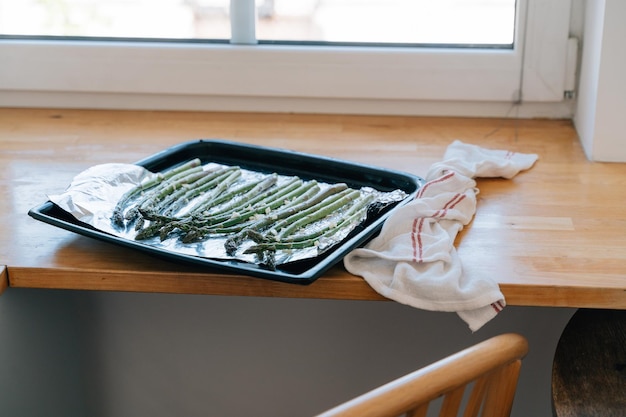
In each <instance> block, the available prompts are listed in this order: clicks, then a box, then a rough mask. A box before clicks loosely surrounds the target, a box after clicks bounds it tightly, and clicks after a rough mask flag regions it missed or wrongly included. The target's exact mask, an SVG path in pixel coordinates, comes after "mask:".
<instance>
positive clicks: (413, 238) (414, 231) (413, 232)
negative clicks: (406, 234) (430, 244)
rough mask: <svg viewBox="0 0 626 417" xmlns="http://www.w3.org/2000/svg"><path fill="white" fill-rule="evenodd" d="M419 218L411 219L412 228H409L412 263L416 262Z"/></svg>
mask: <svg viewBox="0 0 626 417" xmlns="http://www.w3.org/2000/svg"><path fill="white" fill-rule="evenodd" d="M419 220H420V218H419V217H417V218H415V219H413V227H412V228H411V245H412V246H413V261H417V222H418V221H419Z"/></svg>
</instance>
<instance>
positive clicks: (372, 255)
mask: <svg viewBox="0 0 626 417" xmlns="http://www.w3.org/2000/svg"><path fill="white" fill-rule="evenodd" d="M536 160H537V155H534V154H521V153H516V152H510V151H505V150H492V149H485V148H481V147H479V146H476V145H470V144H466V143H463V142H461V141H458V140H457V141H454V142H453V143H452V144H451V145H450V146H448V148H447V150H446V153H445V155H444V159H443V161H442V162H438V163H435V164H433V165H432V166H431V168H430V170H429V171H428V174H427V175H426V178H425V179H426V181H427V182H426V183H425V184H424V185H423V186H422V188H421V189H420V190H419V191H418V194H417V196H416V198H415V199H414V200H413V201H411V202H409V203H408V204H406V205H404V206H402V207H400V208H399V209H397V210H396V211H395V212H394V213H393V214H392V215H391V216H390V217H389V218H388V219H387V221H386V222H385V224H384V225H383V227H382V229H381V232H380V234H379V235H378V236H377V237H375V238H374V239H372V240H371V241H370V242H369V243H368V244H367V245H365V247H363V248H358V249H355V250H353V251H352V252H350V253H349V254H348V255H347V256H346V257H345V258H344V265H345V267H346V269H347V270H348V271H349V272H350V273H352V274H355V275H359V276H362V277H363V278H364V279H365V280H366V281H367V282H368V283H369V284H370V285H371V286H372V288H373V289H374V290H376V291H377V292H378V293H379V294H381V295H383V296H385V297H387V298H390V299H392V300H395V301H398V302H400V303H403V304H407V305H410V306H413V307H416V308H421V309H424V310H432V311H447V312H456V313H457V314H458V315H459V317H461V319H463V320H464V321H465V322H466V323H467V324H468V326H469V327H470V329H471V330H472V331H476V330H478V329H480V328H481V327H482V326H483V325H484V324H485V323H487V322H488V321H489V320H491V319H492V318H494V317H495V316H496V314H498V313H499V312H500V311H502V309H503V308H504V306H505V305H506V304H505V300H504V296H503V295H502V292H501V291H500V288H499V286H498V283H497V282H496V281H495V280H494V277H488V276H485V277H472V279H469V278H468V277H466V276H464V274H463V268H462V265H461V261H460V259H459V257H458V254H457V252H456V249H455V247H454V239H455V237H456V236H457V234H458V233H459V232H460V231H461V230H462V229H463V227H464V226H465V225H467V224H468V223H469V222H470V221H471V220H472V218H473V216H474V213H475V212H476V194H477V193H478V190H477V189H476V182H475V181H474V179H473V178H477V177H503V178H512V177H514V176H515V175H516V174H517V173H519V172H520V171H522V170H526V169H529V168H530V167H532V166H533V164H534V163H535V161H536Z"/></svg>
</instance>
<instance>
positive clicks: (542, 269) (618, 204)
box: [0, 108, 626, 309]
mask: <svg viewBox="0 0 626 417" xmlns="http://www.w3.org/2000/svg"><path fill="white" fill-rule="evenodd" d="M200 138H205V139H210V138H219V139H226V140H233V141H238V142H243V143H251V144H257V145H263V146H271V147H278V148H283V149H290V150H295V151H301V152H306V153H312V154H318V155H323V156H331V157H336V158H340V159H344V160H348V161H356V162H360V163H365V164H371V165H375V166H378V167H383V168H393V169H395V170H402V171H406V172H410V173H413V174H416V175H420V176H425V175H426V172H427V171H428V168H429V167H430V165H431V164H433V163H434V162H438V161H440V160H441V159H442V157H443V154H444V152H445V149H446V147H447V146H448V145H449V144H450V143H452V141H454V140H455V139H459V140H462V141H464V142H467V143H472V144H476V145H480V146H484V147H488V148H493V149H506V150H510V151H514V152H526V153H536V154H538V155H539V160H538V162H537V163H536V164H535V166H534V167H533V168H531V169H530V170H528V171H525V172H522V173H521V174H519V175H518V176H516V177H515V178H513V179H510V180H506V179H500V178H491V179H477V183H478V189H479V190H480V192H479V194H478V206H477V211H476V215H475V217H474V220H473V221H472V223H470V224H469V225H468V226H466V227H465V228H464V230H463V231H462V232H461V233H460V234H459V236H458V237H457V240H456V242H455V245H456V246H457V248H458V251H459V255H460V257H461V260H462V263H463V268H464V272H465V274H466V276H467V277H468V279H472V277H478V276H490V277H492V278H493V279H495V280H496V281H497V282H498V283H499V284H500V287H501V289H502V291H503V293H504V295H505V297H506V301H507V303H508V304H509V305H528V306H568V307H598V308H617V309H626V234H625V233H624V232H625V231H626V208H625V207H624V202H625V201H626V164H609V163H597V162H590V161H588V160H587V159H586V158H585V155H584V153H583V151H582V148H581V146H580V144H579V142H578V139H577V136H576V132H575V130H574V128H573V126H572V123H571V121H568V120H512V119H473V118H420V117H386V116H346V115H295V114H263V113H254V114H252V113H218V112H215V113H205V112H155V111H96V110H58V109H6V108H5V109H0V149H1V153H0V173H1V174H0V191H1V192H2V196H3V198H2V199H0V209H1V211H2V213H3V216H1V217H0V233H1V235H2V240H1V241H0V265H4V266H5V269H4V270H0V271H2V273H1V274H0V292H1V291H2V288H3V287H2V282H3V281H4V282H6V281H7V278H3V277H8V286H9V287H29V288H54V289H84V290H112V291H140V292H165V293H190V294H219V295H240V296H264V297H301V298H329V299H353V300H383V299H384V298H383V297H381V296H380V295H378V294H377V293H376V292H374V291H373V290H372V289H371V288H370V287H369V285H368V284H367V283H366V282H365V281H364V280H363V279H362V278H360V277H358V276H353V275H351V274H349V273H348V272H346V271H345V269H344V268H343V267H342V265H341V264H339V265H337V266H335V267H333V268H332V269H331V270H330V271H329V272H327V273H325V274H324V275H323V276H322V277H321V278H319V279H318V280H317V281H316V282H314V283H313V284H311V285H309V286H300V285H295V284H285V283H279V282H274V281H269V280H265V279H260V278H253V277H247V276H240V275H231V274H222V273H214V272H213V273H212V272H210V271H207V270H206V269H203V268H201V267H198V266H191V265H186V264H181V263H176V262H172V261H166V260H163V259H159V258H156V257H153V256H150V255H146V254H143V253H139V252H136V251H131V250H128V249H125V248H121V247H118V246H115V245H113V244H110V243H107V242H101V241H97V240H95V239H91V238H88V237H83V236H79V235H76V234H74V233H72V232H69V231H65V230H62V229H59V228H56V227H53V226H50V225H48V224H45V223H42V222H40V221H37V220H34V219H32V218H31V217H29V216H28V215H27V213H28V211H29V209H31V208H33V207H36V206H38V205H40V204H41V203H43V202H45V201H46V200H47V195H48V194H53V193H58V192H61V191H63V190H64V189H65V188H66V187H67V186H68V185H69V183H70V181H71V180H72V178H73V177H74V176H75V175H76V174H78V173H79V172H81V171H83V170H84V169H86V168H88V167H90V166H93V165H96V164H101V163H109V162H122V163H132V162H135V161H138V160H140V159H142V158H144V157H146V156H149V155H152V154H154V153H156V152H158V151H161V150H163V149H165V148H167V147H169V146H172V145H175V144H178V143H181V142H186V141H189V140H194V139H200Z"/></svg>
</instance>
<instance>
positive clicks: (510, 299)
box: [4, 266, 626, 309]
mask: <svg viewBox="0 0 626 417" xmlns="http://www.w3.org/2000/svg"><path fill="white" fill-rule="evenodd" d="M8 271H9V273H8V274H7V273H6V272H5V273H4V276H5V279H6V276H8V285H9V286H10V287H14V288H40V289H64V290H88V291H122V292H143V293H170V294H198V295H230V296H246V297H278V298H310V299H332V300H362V301H381V300H388V299H387V298H385V297H383V296H382V295H380V294H378V293H377V292H376V291H374V290H373V289H372V287H370V285H369V284H368V283H367V282H366V281H365V280H364V279H362V278H361V277H358V276H355V275H350V274H341V273H340V274H329V275H327V276H322V277H320V278H319V279H317V280H316V281H315V282H313V283H312V284H310V285H297V284H290V283H283V282H277V281H272V280H268V279H262V278H256V277H250V276H244V275H226V274H203V273H193V272H169V273H163V272H159V273H155V272H151V271H145V272H141V271H132V272H130V271H124V270H115V271H113V270H102V269H70V268H57V269H49V268H22V267H10V266H9V267H8ZM500 289H501V291H502V293H503V294H504V296H505V299H506V303H507V305H512V306H535V307H574V308H615V309H626V289H620V288H610V287H598V288H588V287H576V286H539V287H538V286H537V285H536V284H532V285H531V284H528V285H527V284H506V283H505V284H501V285H500Z"/></svg>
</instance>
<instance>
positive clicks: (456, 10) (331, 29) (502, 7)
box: [257, 0, 515, 45]
mask: <svg viewBox="0 0 626 417" xmlns="http://www.w3.org/2000/svg"><path fill="white" fill-rule="evenodd" d="M257 5H258V10H259V20H258V24H257V37H258V39H260V40H294V41H323V42H364V43H413V44H455V45H471V44H482V45H484V44H489V45H511V44H512V43H513V36H514V28H515V0H283V1H281V0H257Z"/></svg>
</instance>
